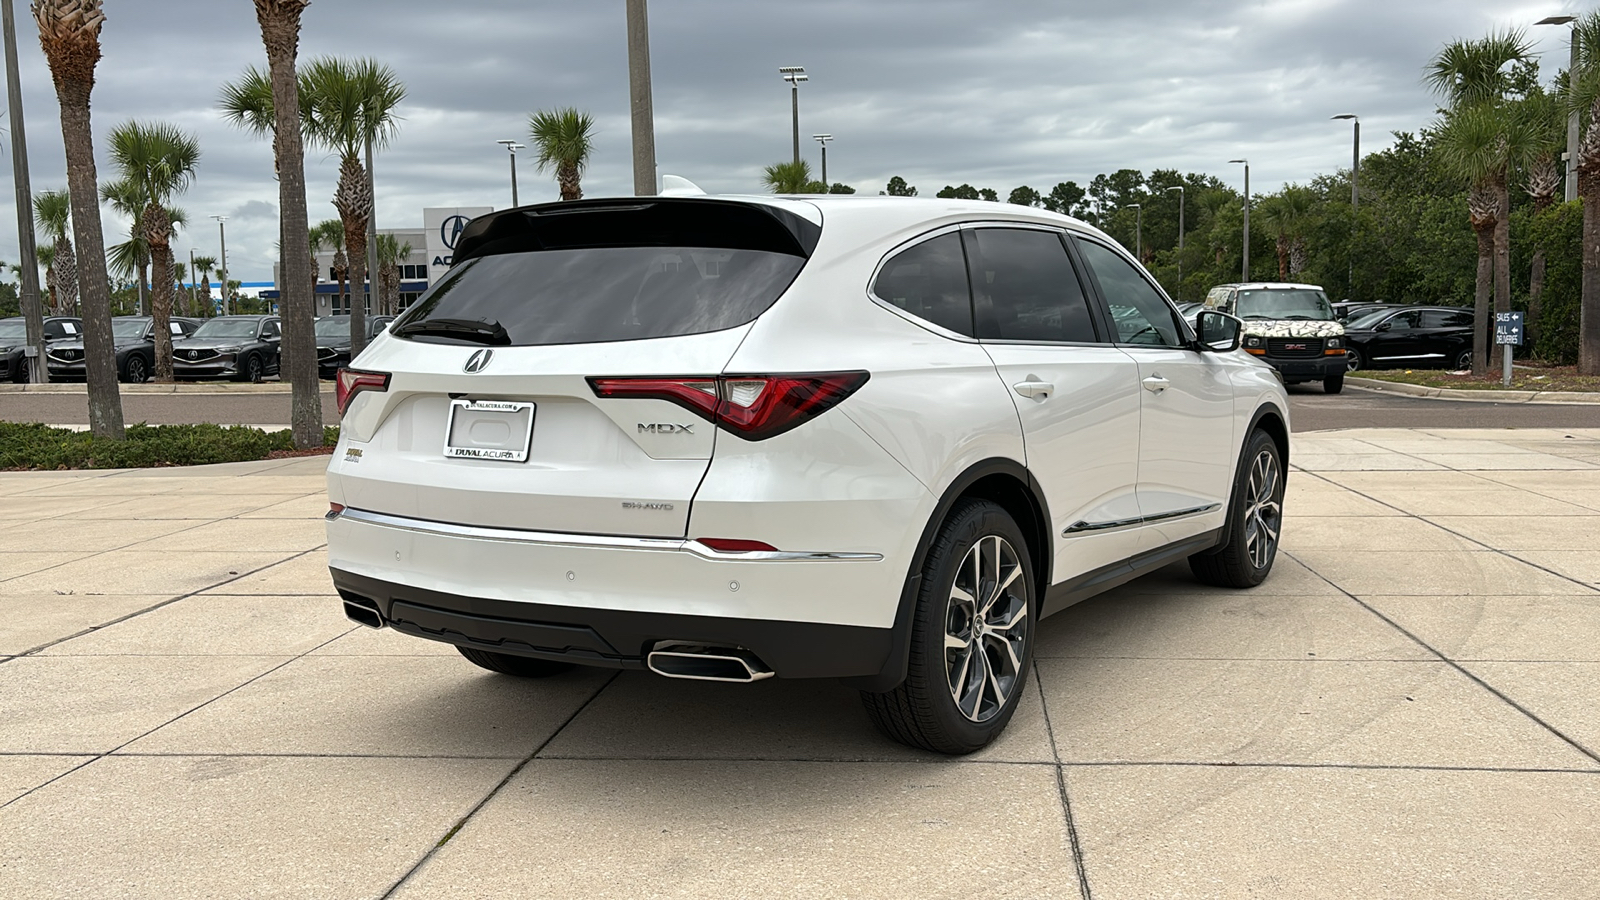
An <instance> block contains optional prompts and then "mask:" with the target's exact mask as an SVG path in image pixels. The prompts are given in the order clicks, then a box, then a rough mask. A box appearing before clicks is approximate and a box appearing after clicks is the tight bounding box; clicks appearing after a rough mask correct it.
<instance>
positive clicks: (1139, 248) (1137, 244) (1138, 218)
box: [1122, 203, 1144, 265]
mask: <svg viewBox="0 0 1600 900" xmlns="http://www.w3.org/2000/svg"><path fill="white" fill-rule="evenodd" d="M1122 208H1123V209H1131V210H1133V211H1134V213H1133V258H1134V259H1137V260H1138V261H1139V263H1140V264H1141V265H1142V264H1143V263H1144V206H1143V205H1142V204H1139V203H1125V204H1123V206H1122Z"/></svg>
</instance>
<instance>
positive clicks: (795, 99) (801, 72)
mask: <svg viewBox="0 0 1600 900" xmlns="http://www.w3.org/2000/svg"><path fill="white" fill-rule="evenodd" d="M778 74H779V75H782V76H783V80H784V81H787V82H789V101H790V106H791V108H792V109H793V112H794V164H795V165H796V166H799V165H800V82H802V81H810V80H811V79H810V78H807V77H806V67H805V66H779V67H778Z"/></svg>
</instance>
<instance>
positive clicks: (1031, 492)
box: [327, 197, 1289, 753]
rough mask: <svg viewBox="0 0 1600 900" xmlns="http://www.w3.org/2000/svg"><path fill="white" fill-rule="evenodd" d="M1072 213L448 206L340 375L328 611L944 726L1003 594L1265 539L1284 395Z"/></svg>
mask: <svg viewBox="0 0 1600 900" xmlns="http://www.w3.org/2000/svg"><path fill="white" fill-rule="evenodd" d="M1197 327H1198V330H1199V332H1200V334H1198V335H1196V334H1195V333H1194V332H1193V331H1191V329H1190V327H1189V325H1188V324H1186V323H1185V321H1184V320H1183V319H1182V318H1181V317H1180V316H1179V315H1178V313H1177V312H1176V310H1175V309H1174V307H1173V306H1172V304H1171V302H1170V301H1169V300H1168V299H1167V297H1166V296H1165V294H1163V293H1162V291H1161V289H1160V288H1159V287H1157V286H1156V284H1155V283H1154V282H1153V281H1152V280H1151V279H1150V278H1149V276H1148V275H1147V274H1146V273H1145V272H1144V270H1143V269H1141V268H1140V266H1139V265H1138V264H1137V263H1136V262H1135V261H1134V260H1133V259H1132V258H1130V257H1129V256H1128V255H1127V254H1126V253H1125V252H1124V251H1123V250H1122V249H1121V248H1120V247H1119V246H1117V244H1116V243H1114V242H1113V241H1112V240H1110V239H1109V238H1107V237H1106V236H1105V235H1104V234H1102V233H1100V232H1099V231H1096V230H1095V229H1093V228H1090V227H1088V226H1086V225H1084V224H1082V223H1080V222H1077V221H1075V220H1073V219H1068V218H1065V217H1062V216H1057V215H1054V214H1051V213H1047V212H1044V211H1041V210H1036V209H1029V208H1025V207H1021V206H1012V205H1007V204H999V203H985V202H961V201H945V200H931V199H918V200H908V199H901V198H821V197H819V198H808V199H799V198H775V197H697V198H653V197H652V198H627V199H612V200H589V201H579V202H572V203H559V204H549V205H541V206H532V207H524V208H520V209H513V210H507V211H504V212H498V213H494V214H491V215H488V216H484V217H482V218H479V219H477V220H475V221H473V222H472V223H471V224H470V225H469V226H468V227H467V229H466V231H465V232H464V233H463V234H462V235H461V237H460V239H459V243H458V244H457V247H456V256H455V262H454V266H453V268H452V269H451V270H450V272H449V273H448V274H447V275H446V276H445V277H444V278H442V279H440V281H439V282H438V283H437V284H435V285H434V286H433V287H432V288H431V289H430V290H429V291H428V292H427V293H426V294H424V295H423V296H422V297H421V298H420V299H419V300H418V301H417V302H416V304H415V305H413V306H412V307H411V309H409V310H408V311H407V312H406V313H405V314H404V315H402V316H401V317H400V319H398V320H397V321H396V322H395V323H394V325H393V326H392V327H391V328H390V329H389V331H388V332H387V333H385V334H382V335H379V336H378V337H377V338H376V339H375V340H374V341H373V342H372V344H371V345H370V346H369V347H368V348H367V349H366V351H365V352H363V353H362V354H361V356H360V358H359V359H357V360H356V361H355V363H354V367H353V368H350V369H347V370H343V371H341V373H340V375H339V379H338V403H339V408H340V410H341V413H342V416H343V429H342V432H341V436H340V440H339V446H338V448H337V449H336V451H335V454H334V459H333V461H332V464H331V465H330V466H329V469H328V491H329V500H330V511H329V513H328V516H327V518H328V522H327V528H328V553H329V564H330V567H331V569H332V575H333V581H334V583H335V585H336V586H337V588H338V590H339V593H340V594H341V596H342V597H343V599H344V608H345V611H346V613H347V614H348V615H349V616H350V617H351V618H352V619H354V620H355V621H357V622H360V623H362V624H364V625H369V626H372V627H380V628H381V627H385V626H387V627H390V628H393V629H395V630H397V631H400V632H403V633H405V634H409V635H415V636H417V637H422V638H429V639H432V640H437V641H446V642H449V643H451V644H455V645H456V646H457V647H458V648H459V649H460V651H461V653H462V655H463V656H465V657H466V658H467V659H469V660H471V661H472V662H474V663H476V664H478V665H480V666H482V667H484V668H487V669H491V670H493V671H496V672H501V673H505V674H509V675H520V676H542V675H549V674H552V673H555V672H559V671H562V670H564V669H566V668H568V667H569V666H571V665H572V664H575V663H576V664H582V665H590V666H604V667H611V668H623V669H649V670H651V671H654V672H656V673H658V674H661V675H665V676H668V677H673V678H695V679H708V680H715V681H734V682H749V681H756V680H759V679H763V678H768V677H771V676H774V675H776V676H780V677H784V678H820V677H832V678H842V679H845V680H846V682H847V683H849V684H852V685H854V686H856V687H858V688H859V689H860V690H861V691H862V692H863V694H862V695H863V699H864V701H865V704H866V708H867V712H868V714H869V716H870V717H871V719H872V721H873V722H874V723H875V724H876V726H877V727H878V728H879V729H880V730H881V731H882V732H883V733H884V734H886V735H887V736H889V737H891V738H893V739H895V740H899V741H902V742H905V743H907V744H911V745H914V746H918V747H923V748H926V749H930V750H935V751H941V752H946V753H966V752H970V751H973V750H976V749H978V748H980V747H982V746H984V745H985V744H986V743H988V742H989V741H990V740H992V739H993V738H994V737H995V735H996V734H998V733H999V731H1000V730H1001V729H1002V728H1004V727H1005V724H1006V722H1007V721H1008V720H1009V719H1010V717H1011V715H1012V713H1013V711H1014V710H1015V709H1016V706H1017V701H1018V698H1019V697H1020V696H1021V694H1022V689H1023V686H1024V685H1025V683H1026V681H1027V677H1028V669H1029V667H1030V666H1031V664H1032V648H1033V645H1034V638H1035V635H1036V634H1037V632H1038V628H1039V621H1040V620H1041V619H1043V618H1045V617H1047V616H1049V615H1051V614H1053V613H1056V612H1059V611H1060V610H1062V609H1064V608H1066V607H1067V606H1069V605H1071V604H1073V603H1076V602H1078V601H1079V600H1083V599H1085V598H1087V597H1090V596H1092V595H1094V594H1096V593H1098V592H1101V591H1104V590H1106V589H1108V588H1111V587H1114V586H1116V585H1119V584H1122V583H1124V582H1126V581H1128V580H1130V579H1132V578H1135V577H1138V576H1139V575H1141V574H1143V573H1146V572H1149V571H1151V570H1153V569H1156V568H1158V567H1161V566H1165V565H1168V564H1170V563H1172V562H1174V561H1177V560H1181V559H1188V561H1189V564H1190V566H1191V568H1192V569H1193V572H1194V574H1195V576H1196V577H1198V578H1199V579H1200V580H1201V581H1203V582H1206V583H1208V584H1214V585H1225V586H1232V587H1240V588H1243V587H1251V586H1254V585H1256V584H1259V583H1260V582H1261V581H1262V579H1264V578H1266V576H1267V574H1268V572H1269V571H1270V570H1271V568H1272V563H1273V559H1274V556H1275V553H1276V551H1277V545H1278V535H1279V527H1280V524H1281V522H1282V502H1283V491H1284V476H1285V474H1286V465H1287V460H1288V452H1289V427H1288V424H1289V419H1288V403H1287V398H1286V396H1285V393H1284V390H1283V386H1282V384H1281V383H1280V381H1279V380H1278V378H1277V376H1276V375H1275V374H1274V373H1273V370H1272V369H1271V368H1269V367H1268V366H1266V365H1264V364H1262V363H1261V362H1259V361H1257V360H1255V359H1253V358H1252V357H1250V356H1248V355H1246V354H1244V353H1242V352H1236V351H1237V348H1238V341H1239V337H1238V335H1239V322H1238V320H1237V319H1234V318H1232V317H1230V316H1226V315H1223V314H1221V313H1218V312H1205V313H1202V314H1201V316H1200V318H1199V320H1198V324H1197Z"/></svg>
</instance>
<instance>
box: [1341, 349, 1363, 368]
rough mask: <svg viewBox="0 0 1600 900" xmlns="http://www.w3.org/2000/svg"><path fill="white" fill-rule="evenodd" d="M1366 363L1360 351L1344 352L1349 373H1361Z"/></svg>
mask: <svg viewBox="0 0 1600 900" xmlns="http://www.w3.org/2000/svg"><path fill="white" fill-rule="evenodd" d="M1365 364H1366V361H1365V360H1363V359H1362V358H1361V351H1360V350H1346V351H1345V352H1344V367H1345V371H1347V372H1359V371H1361V367H1362V366H1363V365H1365Z"/></svg>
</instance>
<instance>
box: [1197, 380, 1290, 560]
mask: <svg viewBox="0 0 1600 900" xmlns="http://www.w3.org/2000/svg"><path fill="white" fill-rule="evenodd" d="M1257 431H1260V432H1263V433H1264V434H1266V435H1267V437H1269V438H1272V443H1273V445H1274V446H1276V447H1277V448H1278V455H1279V457H1281V459H1282V460H1283V479H1284V482H1285V483H1287V482H1288V480H1289V424H1288V417H1287V416H1286V415H1284V411H1283V409H1282V408H1280V407H1279V406H1278V405H1277V404H1276V403H1272V402H1270V401H1269V402H1267V403H1263V404H1261V405H1260V406H1259V407H1257V408H1256V411H1255V413H1254V414H1253V415H1251V417H1250V425H1249V426H1248V427H1247V428H1245V430H1244V435H1243V436H1242V437H1241V438H1240V440H1239V459H1238V462H1237V463H1235V464H1234V475H1233V479H1232V481H1230V482H1229V485H1230V487H1229V488H1228V513H1227V517H1226V518H1224V519H1223V520H1222V521H1223V522H1224V525H1223V528H1222V533H1221V537H1219V538H1218V541H1217V544H1216V546H1214V547H1212V548H1211V549H1209V550H1206V551H1204V553H1205V554H1206V555H1208V556H1209V555H1212V554H1216V553H1221V552H1222V551H1223V550H1226V549H1227V548H1228V543H1227V542H1228V532H1229V528H1228V526H1227V524H1226V523H1228V522H1232V521H1233V504H1234V501H1235V500H1237V499H1238V497H1236V496H1235V494H1236V493H1237V492H1236V491H1235V490H1234V488H1233V486H1235V485H1237V484H1238V482H1239V472H1240V471H1241V470H1242V469H1243V467H1244V465H1245V459H1244V448H1245V445H1246V444H1248V443H1249V442H1250V435H1252V434H1255V433H1256V432H1257Z"/></svg>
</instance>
